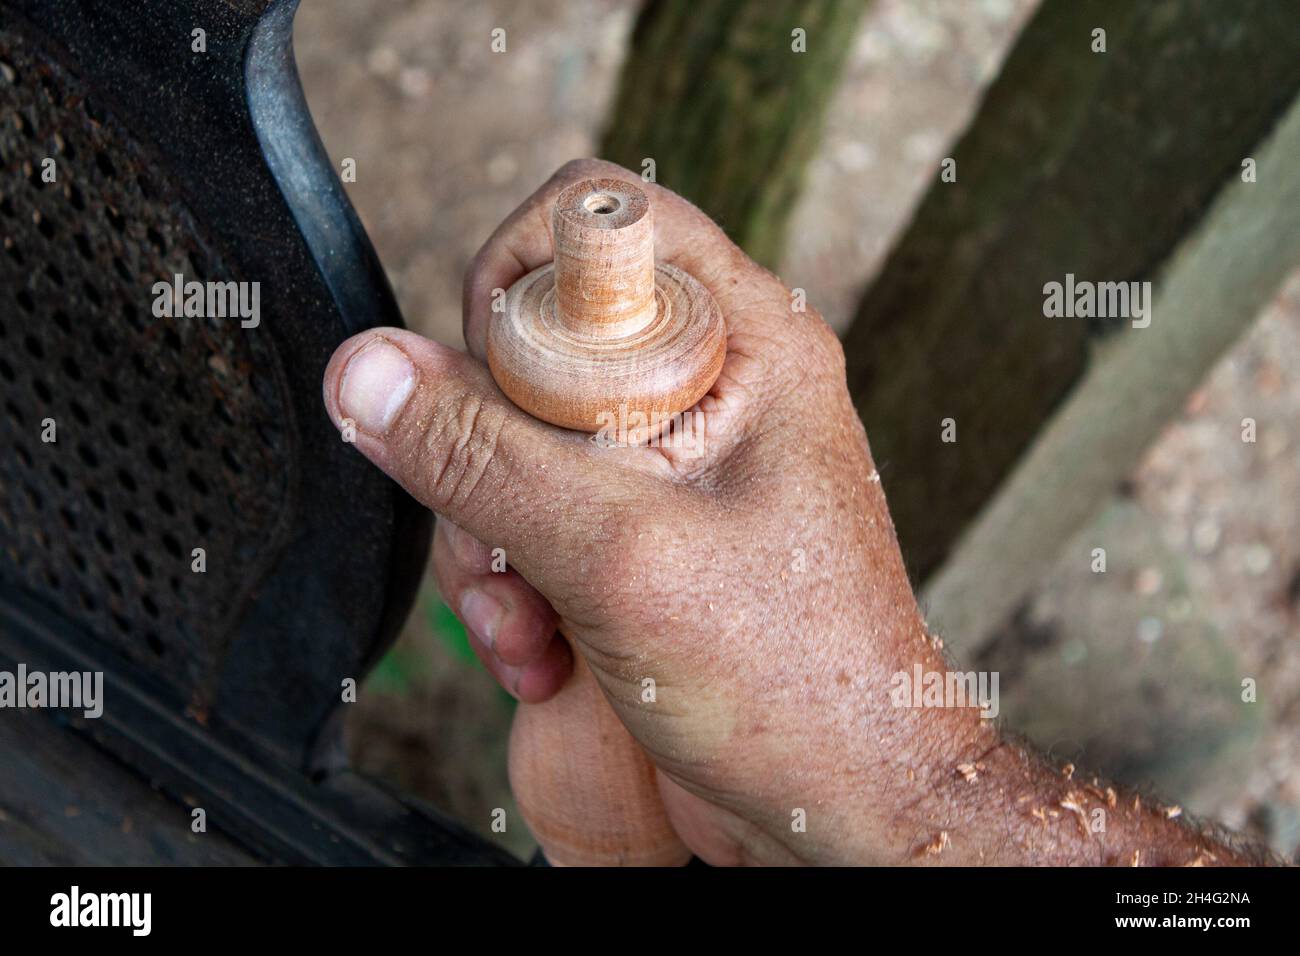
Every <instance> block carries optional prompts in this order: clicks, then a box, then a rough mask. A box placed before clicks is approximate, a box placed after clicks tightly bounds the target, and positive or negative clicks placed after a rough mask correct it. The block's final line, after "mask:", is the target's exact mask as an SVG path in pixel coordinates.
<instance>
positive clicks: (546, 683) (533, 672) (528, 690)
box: [466, 632, 573, 704]
mask: <svg viewBox="0 0 1300 956" xmlns="http://www.w3.org/2000/svg"><path fill="white" fill-rule="evenodd" d="M466 637H467V639H468V640H469V646H470V648H471V649H472V650H473V651H474V654H475V656H476V657H478V659H479V661H480V662H481V663H482V664H483V668H484V670H486V671H487V672H488V673H489V674H491V675H492V678H493V680H495V681H496V682H497V683H498V684H500V685H501V687H502V688H503V689H504V690H505V691H506V692H507V693H508V694H510V695H511V696H512V697H514V698H515V699H516V700H520V701H523V702H524V703H525V704H540V703H541V702H542V701H544V700H550V699H551V698H552V697H554V696H555V695H556V694H557V693H559V691H560V688H561V687H563V686H564V684H565V682H566V681H567V680H568V679H569V675H570V674H571V673H572V672H573V652H572V651H571V650H570V649H569V645H568V642H567V641H565V640H564V638H562V637H559V636H558V635H557V636H556V638H555V639H554V640H553V641H551V642H550V643H549V644H548V645H546V651H545V653H543V654H542V656H541V657H539V658H538V659H537V660H535V661H533V662H532V663H531V664H525V665H524V666H523V667H515V666H513V665H510V664H506V663H504V662H503V661H502V660H501V658H499V657H497V656H496V655H495V654H493V653H492V652H491V651H490V650H488V648H486V647H484V646H483V644H482V642H481V641H479V639H478V638H477V637H475V636H474V635H473V634H472V633H469V632H466Z"/></svg>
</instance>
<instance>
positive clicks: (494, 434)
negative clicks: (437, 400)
mask: <svg viewBox="0 0 1300 956" xmlns="http://www.w3.org/2000/svg"><path fill="white" fill-rule="evenodd" d="M505 421H506V415H505V412H504V410H502V409H500V408H497V407H495V406H494V405H493V404H492V403H490V402H488V401H485V400H484V399H483V398H481V397H479V396H477V395H472V394H469V395H459V396H456V397H455V398H452V399H450V400H449V401H448V402H447V404H446V405H445V406H444V407H443V408H442V409H440V413H439V414H436V415H434V416H433V420H432V421H431V423H430V425H429V426H428V428H427V430H426V432H425V434H424V439H423V442H422V458H423V462H422V464H423V470H424V472H425V475H426V481H427V487H428V489H429V497H430V498H431V499H432V502H433V505H434V508H435V509H436V510H445V511H447V512H452V513H463V512H465V511H466V510H470V509H472V507H473V503H474V502H476V501H478V500H479V499H480V497H481V496H482V495H484V494H490V493H491V491H492V489H491V488H489V487H487V486H486V485H485V482H486V481H488V480H497V481H499V480H500V479H499V477H496V478H495V479H493V478H492V476H494V474H495V472H496V471H497V469H496V467H495V464H496V458H497V456H498V451H499V447H500V440H501V431H502V429H503V428H504V427H505Z"/></svg>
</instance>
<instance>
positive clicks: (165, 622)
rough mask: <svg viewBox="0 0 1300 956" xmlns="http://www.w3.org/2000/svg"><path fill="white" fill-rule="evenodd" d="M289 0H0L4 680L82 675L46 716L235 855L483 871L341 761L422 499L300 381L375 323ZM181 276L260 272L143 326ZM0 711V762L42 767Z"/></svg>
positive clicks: (443, 833)
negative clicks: (82, 702)
mask: <svg viewBox="0 0 1300 956" xmlns="http://www.w3.org/2000/svg"><path fill="white" fill-rule="evenodd" d="M296 6H297V0H152V2H146V0H0V230H2V231H3V250H0V448H3V449H4V452H3V454H2V455H0V669H8V670H13V669H14V668H16V667H17V666H18V665H19V664H22V665H24V666H25V667H27V668H28V669H29V670H37V669H45V670H95V671H103V672H104V675H105V678H104V680H105V685H106V686H105V691H104V698H105V700H104V711H103V716H102V717H100V718H98V719H81V718H79V717H78V718H75V719H74V718H72V717H71V716H70V715H68V714H66V713H60V714H57V715H54V720H50V719H49V717H46V716H43V717H42V719H43V720H45V721H46V722H47V723H48V724H49V725H50V726H55V727H57V732H58V733H59V734H61V735H64V736H73V737H74V739H76V740H79V741H81V743H80V744H78V745H79V746H85V747H93V748H97V752H99V753H104V752H107V753H108V754H110V755H111V756H112V757H113V758H114V759H115V761H116V762H117V763H118V764H121V765H125V766H126V767H127V768H129V769H130V771H131V772H132V773H133V774H135V775H136V776H138V777H139V778H140V779H141V780H143V781H145V782H146V783H147V785H149V786H150V787H152V788H153V790H154V791H156V792H160V793H162V794H164V795H167V796H168V797H169V798H170V799H171V800H172V801H173V802H176V803H180V804H183V805H184V806H187V807H203V808H204V810H205V813H206V815H207V820H208V822H209V825H210V826H211V827H213V828H214V829H216V830H219V831H220V832H222V833H223V834H224V836H225V837H227V838H229V839H230V841H231V843H232V845H233V846H235V847H237V848H238V849H239V850H240V851H241V852H243V851H247V852H248V853H249V854H250V855H251V857H252V858H253V859H258V860H269V861H277V862H316V863H399V862H435V863H436V862H455V863H468V862H484V863H499V862H509V861H510V858H509V857H507V856H506V855H504V854H502V853H499V852H497V851H496V850H494V849H493V848H491V847H490V846H488V845H487V844H485V843H482V842H481V841H478V840H477V839H476V838H474V837H472V836H470V835H469V834H468V833H467V832H466V831H464V830H463V829H462V828H460V827H459V826H457V825H455V824H454V823H451V822H450V821H447V820H443V819H440V818H439V817H438V816H437V815H436V814H433V813H432V812H430V811H428V810H427V809H426V808H423V807H421V806H419V805H418V804H415V803H414V802H413V801H403V800H401V799H400V798H395V797H391V796H389V795H388V794H387V793H385V792H383V791H381V790H380V789H379V788H377V787H375V786H374V785H372V784H370V783H369V782H368V781H364V780H362V779H361V778H359V777H358V776H357V775H356V774H353V773H351V772H350V771H348V770H347V769H346V767H345V765H344V763H343V761H342V760H341V758H340V756H339V753H340V750H341V747H340V746H339V728H340V725H341V718H340V712H341V707H342V704H341V697H342V686H343V682H344V681H345V680H346V679H348V678H352V679H355V680H357V681H358V683H359V682H360V680H361V678H362V677H363V676H364V675H365V673H366V671H367V669H368V668H369V667H370V666H371V665H372V664H373V663H374V662H375V661H376V659H377V658H378V656H379V655H380V654H381V653H382V652H383V651H384V649H385V648H386V647H387V646H388V644H389V643H390V642H391V640H392V639H393V637H394V636H395V634H396V632H397V630H398V628H399V627H400V625H401V623H402V621H403V620H404V618H405V616H406V615H407V613H408V611H409V610H410V606H411V603H412V600H413V597H414V594H415V590H416V586H417V582H418V580H419V578H420V576H421V574H422V571H423V567H424V562H425V557H426V554H427V549H428V542H429V532H430V528H431V519H430V517H429V515H428V513H427V512H426V511H425V510H424V509H422V508H420V507H419V506H418V505H417V504H416V503H414V502H413V501H412V500H410V499H409V498H408V497H407V496H406V495H405V493H404V492H402V491H401V490H400V489H399V488H398V487H397V486H396V485H395V484H393V483H392V482H391V481H389V480H388V479H386V478H385V477H384V476H383V475H381V474H380V473H379V472H378V471H377V470H376V469H374V468H373V467H372V466H370V465H369V464H368V463H367V462H365V461H364V460H363V459H362V458H361V456H360V455H359V454H357V453H356V452H355V450H354V449H352V448H351V447H350V446H349V445H347V444H346V443H344V442H343V441H342V440H341V439H340V436H339V435H338V433H337V432H336V431H335V429H334V428H333V426H332V424H331V423H330V422H329V420H328V418H327V416H326V415H325V412H324V408H323V405H322V402H321V378H322V373H323V371H324V368H325V365H326V362H327V360H328V359H329V357H330V355H331V353H332V352H333V350H334V348H335V347H336V346H337V345H338V344H339V342H341V341H342V340H343V339H344V338H346V337H347V336H349V335H351V334H353V333H355V332H357V331H360V330H362V329H365V328H369V327H373V326H377V325H399V324H400V322H401V319H400V316H399V314H398V310H397V306H396V303H395V300H394V298H393V295H392V292H391V290H390V288H389V286H388V283H387V281H386V279H385V277H384V273H383V271H382V269H381V267H380V264H379V261H378V259H377V258H376V256H375V253H374V251H373V249H372V248H371V245H370V243H369V241H368V239H367V238H366V236H365V234H364V232H363V230H362V228H361V225H360V223H359V221H358V219H357V217H356V215H355V213H354V211H353V210H352V207H351V206H350V205H349V203H348V200H347V198H346V197H345V195H344V193H343V190H342V187H341V185H340V183H339V181H338V179H337V177H336V175H335V173H334V170H333V167H332V165H331V163H330V161H329V159H328V157H327V156H326V154H325V151H324V149H323V147H322V145H321V143H320V140H319V138H318V136H317V134H316V131H315V128H314V126H313V124H312V121H311V117H310V114H309V112H308V110H307V107H306V103H305V101H304V99H303V95H302V91H301V87H300V85H299V82H298V77H297V72H296V68H295V66H294V61H293V54H292V22H293V14H294V11H295V8H296ZM197 31H201V33H199V32H197ZM51 161H52V162H51ZM51 169H52V170H53V171H54V175H53V177H52V179H53V181H51V177H50V176H49V174H48V172H47V171H48V170H51ZM177 276H181V277H182V281H183V282H191V281H197V282H200V283H209V282H220V283H226V282H235V283H246V284H247V285H244V286H243V290H244V293H245V299H244V301H245V304H248V305H251V301H252V291H251V290H252V288H253V286H252V284H253V283H256V284H257V286H256V289H257V300H256V301H257V306H258V308H257V315H256V316H255V317H251V316H227V317H224V318H222V317H211V316H207V317H204V316H191V317H184V316H181V317H174V318H172V317H167V316H165V315H164V316H159V315H157V311H156V307H155V303H156V302H157V300H158V298H159V294H158V293H157V291H156V290H155V285H156V284H157V283H159V282H164V283H168V284H172V285H174V284H175V282H176V281H177V280H176V277H177ZM250 311H251V310H250ZM51 424H52V427H53V428H54V432H53V433H51V432H50V431H49V428H50V427H51ZM51 434H52V435H53V437H54V438H55V440H54V441H49V440H48V438H49V437H51ZM200 549H201V550H200ZM199 561H201V562H202V566H205V569H204V570H203V571H202V572H201V573H200V572H197V571H196V570H195V567H196V562H199ZM12 715H13V712H12V711H3V710H0V766H4V765H5V764H6V763H8V765H9V766H10V767H11V768H14V767H22V766H25V767H28V768H29V771H28V772H29V773H32V774H40V773H53V771H49V770H48V768H47V769H44V770H42V769H41V768H40V767H39V765H38V763H39V762H37V763H33V759H34V758H33V755H32V754H31V753H29V752H27V751H25V750H22V749H21V747H20V744H16V743H14V740H15V739H18V740H19V741H21V739H22V735H16V734H14V733H13V732H12V727H13V726H14V724H13V723H12ZM7 720H8V721H10V730H11V732H10V733H9V734H8V735H6V734H5V733H4V730H5V728H4V726H3V725H4V724H5V722H6V721H7ZM47 732H48V728H47V727H45V726H44V725H42V729H41V730H40V731H39V733H42V734H45V733H47ZM75 735H79V736H75ZM65 743H66V742H65V741H63V740H62V738H60V742H59V744H58V747H63V746H65ZM6 747H8V748H10V751H11V753H10V754H9V755H8V756H9V757H14V756H19V755H21V756H22V757H23V760H21V761H20V760H16V759H15V760H7V757H6V754H4V753H3V752H2V751H3V749H4V748H6ZM58 747H54V748H53V749H58ZM15 748H17V749H15ZM65 771H66V772H65ZM58 772H59V773H65V776H66V774H67V773H71V774H75V773H78V772H79V771H76V770H75V769H72V770H66V768H65V769H61V770H59V771H58ZM73 783H76V781H75V780H74V781H73ZM43 785H45V784H43ZM77 785H78V786H79V784H77ZM49 786H53V784H49ZM7 787H8V788H11V790H12V792H11V796H10V798H9V799H10V803H9V816H10V817H11V818H12V817H13V816H14V814H18V815H19V816H20V817H21V815H22V814H23V813H24V812H26V813H28V814H31V813H35V812H36V811H35V810H33V809H32V808H31V807H28V808H26V810H24V808H23V807H21V806H15V801H17V800H18V799H19V798H18V797H17V796H14V795H13V794H15V793H20V792H23V790H22V781H19V780H17V779H14V778H13V777H12V776H11V777H10V783H9V784H8V785H7V784H6V782H5V774H4V773H3V772H0V810H3V809H5V807H6V803H5V800H6V798H5V790H6V788H7ZM59 810H60V812H61V811H62V808H59ZM33 829H36V828H35V827H33ZM82 842H83V843H86V842H93V840H92V841H86V840H85V839H84V834H83V840H82ZM67 853H68V856H67V859H69V860H76V859H77V854H76V853H75V851H72V850H69V851H67ZM4 855H5V849H4V842H3V835H2V834H0V859H2V858H3V857H4ZM9 855H10V856H11V857H17V858H22V857H23V855H24V854H23V852H22V851H20V850H14V849H13V848H12V847H11V848H10V851H9ZM56 856H57V854H56ZM32 858H33V859H46V857H42V856H41V855H40V854H39V853H37V854H35V855H34V856H33V857H32ZM58 858H59V859H63V857H58ZM175 860H176V861H177V862H185V854H184V852H183V850H182V851H177V853H176V855H175Z"/></svg>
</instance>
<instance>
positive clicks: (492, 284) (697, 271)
mask: <svg viewBox="0 0 1300 956" xmlns="http://www.w3.org/2000/svg"><path fill="white" fill-rule="evenodd" d="M584 179H620V180H623V181H624V182H629V183H633V184H635V185H636V186H638V187H639V188H641V189H642V190H643V191H644V192H645V193H646V195H647V196H648V197H649V199H650V202H651V205H652V207H653V209H654V239H655V258H656V259H657V260H658V261H660V262H668V263H671V264H672V265H675V266H678V267H679V268H682V269H685V270H686V271H687V272H689V273H690V274H691V275H693V276H694V277H695V278H696V279H698V280H699V281H700V282H701V283H702V284H703V285H704V287H705V288H706V289H708V290H709V292H710V293H712V295H713V297H714V299H716V300H717V302H718V306H719V307H720V308H721V309H722V313H723V316H724V318H725V319H726V320H727V326H728V332H729V333H730V332H732V331H734V329H733V324H732V323H733V319H734V318H736V317H738V316H740V315H742V314H743V311H744V310H743V305H744V303H745V301H746V300H747V301H749V302H753V301H754V300H755V298H756V297H755V292H756V291H767V292H779V293H780V294H781V295H782V296H784V294H785V291H784V286H782V285H781V283H780V282H779V280H777V279H776V278H775V277H774V276H772V275H771V274H770V273H768V272H767V271H766V270H764V269H762V268H760V267H759V266H758V265H756V264H755V263H754V262H753V261H751V260H750V259H749V257H748V256H746V255H745V254H744V252H742V251H741V250H740V249H739V248H738V247H737V246H736V244H735V243H733V242H732V241H731V240H730V239H728V238H727V236H726V233H724V232H723V231H722V230H721V229H719V228H718V226H717V225H716V224H714V222H713V221H712V220H711V219H709V217H708V216H706V215H705V214H704V213H703V212H702V211H701V210H700V209H699V208H698V207H696V206H694V205H692V204H691V203H690V202H688V201H687V200H685V199H683V198H682V197H681V196H678V195H677V194H676V193H674V192H672V191H671V190H668V189H665V188H663V187H662V186H659V185H657V184H656V183H650V182H645V181H643V180H642V178H641V177H640V176H639V175H637V174H636V173H634V172H632V171H630V170H627V169H624V168H623V167H622V166H618V165H615V164H614V163H609V162H605V161H604V160H599V159H576V160H572V161H571V162H568V163H565V164H564V165H563V166H561V167H560V169H559V170H557V171H556V173H555V175H553V176H552V177H551V178H550V179H549V180H547V181H546V182H545V183H544V184H543V185H542V186H541V187H540V188H539V189H538V190H537V191H536V192H535V193H533V194H532V195H531V196H529V197H528V198H527V199H525V200H524V202H523V203H522V204H521V205H520V206H519V208H518V209H516V210H515V211H514V212H512V213H511V214H510V215H509V216H507V217H506V219H505V221H504V222H502V223H501V225H500V226H498V227H497V229H496V230H495V231H494V232H493V233H492V235H491V236H490V237H489V238H488V240H487V242H486V243H484V245H483V248H482V249H480V250H479V252H478V254H477V255H476V256H475V257H474V260H473V261H472V262H471V263H470V266H469V269H468V271H467V272H466V274H465V284H464V290H463V299H462V306H463V308H462V315H463V322H464V333H465V345H466V347H467V348H468V349H469V352H470V354H471V355H473V356H474V357H475V358H477V359H479V360H480V361H486V360H487V328H488V322H489V321H490V319H491V315H492V299H493V295H494V293H495V290H497V289H502V290H504V289H508V288H510V286H511V285H512V284H514V282H515V281H516V280H517V279H520V278H522V277H523V276H525V275H527V274H528V273H529V272H531V271H532V270H534V269H536V268H538V267H539V266H543V265H545V264H546V263H548V262H550V261H551V260H552V259H553V258H554V244H553V236H552V232H551V211H552V209H553V208H554V206H555V200H556V197H557V196H559V194H560V193H561V192H562V191H563V190H564V189H565V188H566V187H568V186H570V185H571V184H573V183H575V182H579V181H581V180H584ZM738 270H739V271H741V272H742V273H743V274H744V277H745V280H746V281H745V282H743V283H742V282H738V281H737V272H738ZM755 283H757V284H760V285H762V286H765V287H766V288H765V289H764V290H755V288H754V285H755Z"/></svg>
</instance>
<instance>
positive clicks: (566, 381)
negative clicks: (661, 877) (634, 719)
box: [488, 179, 726, 866]
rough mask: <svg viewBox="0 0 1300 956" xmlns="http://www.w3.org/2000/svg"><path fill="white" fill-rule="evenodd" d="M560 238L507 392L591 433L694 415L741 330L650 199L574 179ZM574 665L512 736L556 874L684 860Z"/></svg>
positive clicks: (522, 323)
mask: <svg viewBox="0 0 1300 956" xmlns="http://www.w3.org/2000/svg"><path fill="white" fill-rule="evenodd" d="M552 230H553V234H554V240H555V261H554V262H552V263H549V264H547V265H545V266H542V267H541V268H539V269H536V270H534V271H533V272H530V273H529V274H528V275H526V276H524V277H523V278H522V279H520V280H519V281H518V282H516V283H515V284H514V285H513V286H511V287H510V289H509V290H508V291H507V292H506V297H505V311H504V314H502V315H500V316H499V317H496V319H495V320H494V321H493V322H492V324H491V325H490V326H489V331H488V366H489V367H490V368H491V370H492V375H493V377H494V378H495V379H496V381H497V384H498V385H500V386H501V390H502V391H503V392H505V393H506V395H508V396H509V397H510V399H511V400H512V401H513V402H514V403H515V404H516V405H518V406H519V407H520V408H522V409H523V410H524V411H526V412H528V413H530V414H531V415H534V416H535V417H537V418H540V419H542V420H543V421H547V422H550V423H552V424H554V425H559V426H561V427H564V428H572V429H576V430H579V431H588V432H595V431H600V430H602V429H603V428H605V427H608V425H609V423H610V422H611V421H615V422H617V421H623V422H627V421H634V420H636V416H638V415H643V416H645V417H644V421H645V422H648V423H653V422H655V421H662V420H668V419H670V418H671V416H673V415H675V414H677V413H679V412H682V411H685V410H686V409H689V408H690V407H691V406H693V405H694V404H695V403H696V402H697V401H699V400H700V398H701V397H703V396H704V395H705V393H707V392H708V390H709V389H710V388H712V387H713V383H714V381H716V379H717V377H718V374H719V372H720V371H721V370H722V362H723V358H724V357H725V354H726V329H725V326H724V323H723V320H722V313H721V311H720V310H719V308H718V305H717V303H716V302H715V301H714V299H713V296H712V295H710V294H709V292H708V290H707V289H705V288H704V287H703V286H702V285H701V284H700V283H699V282H698V281H696V280H695V279H694V278H693V277H691V276H690V275H688V274H687V273H686V272H684V271H683V270H681V269H678V268H676V267H675V266H672V265H668V264H667V263H656V262H655V256H654V215H653V210H652V209H651V205H650V202H649V200H648V199H647V197H646V195H645V193H644V192H642V190H641V189H639V188H638V187H637V186H635V185H634V184H631V183H626V182H623V181H621V180H614V179H596V180H584V181H583V182H579V183H575V184H574V185H572V186H569V187H568V188H567V189H565V190H564V191H563V192H561V193H560V195H559V197H558V198H557V200H556V204H555V209H554V212H553V214H552ZM634 440H635V439H634ZM573 656H574V661H575V665H574V674H573V677H572V679H571V680H570V681H569V683H568V684H566V685H565V687H564V688H563V689H562V690H561V691H560V693H559V694H558V695H557V696H556V697H554V698H552V699H551V700H549V701H547V702H546V703H543V704H532V705H521V706H520V707H519V710H518V712H517V714H516V717H515V723H514V727H513V728H512V730H511V738H510V751H511V756H510V769H511V772H510V783H511V788H512V789H513V790H514V793H515V798H516V800H517V801H518V803H519V807H520V811H521V812H522V813H523V815H524V819H525V821H526V822H527V823H528V826H529V829H530V830H531V831H532V833H533V835H534V836H535V837H536V838H537V840H538V842H539V843H540V844H541V846H542V849H543V851H544V852H545V854H546V857H547V859H548V860H550V861H551V862H552V863H554V864H557V865H570V866H581V865H603V866H629V865H630V866H671V865H678V864H682V863H685V862H686V861H687V860H688V859H689V857H690V853H689V851H688V850H687V849H686V848H685V847H684V846H683V845H682V843H681V841H680V840H679V839H678V838H677V835H676V834H675V833H674V832H673V829H672V825H671V823H670V822H669V820H668V816H667V814H666V812H665V811H664V808H663V804H662V802H661V801H660V798H659V791H658V787H657V785H656V781H655V773H656V771H655V768H654V766H653V765H652V764H651V763H650V761H649V760H648V759H647V758H646V756H645V754H644V752H643V751H642V750H641V748H640V747H639V746H637V744H636V742H635V741H634V740H633V739H632V736H631V735H630V734H629V733H628V731H627V729H626V728H625V727H624V726H623V724H622V723H621V722H620V721H619V719H618V717H617V716H616V715H615V714H614V712H613V710H611V709H610V706H609V703H608V701H606V700H605V697H604V694H603V692H602V690H601V688H600V686H599V684H598V683H597V682H596V679H595V677H594V676H593V675H592V673H591V671H590V669H589V668H588V667H587V665H586V663H585V662H584V661H583V658H582V656H581V654H579V653H578V652H577V651H576V650H575V651H574V655H573Z"/></svg>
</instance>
